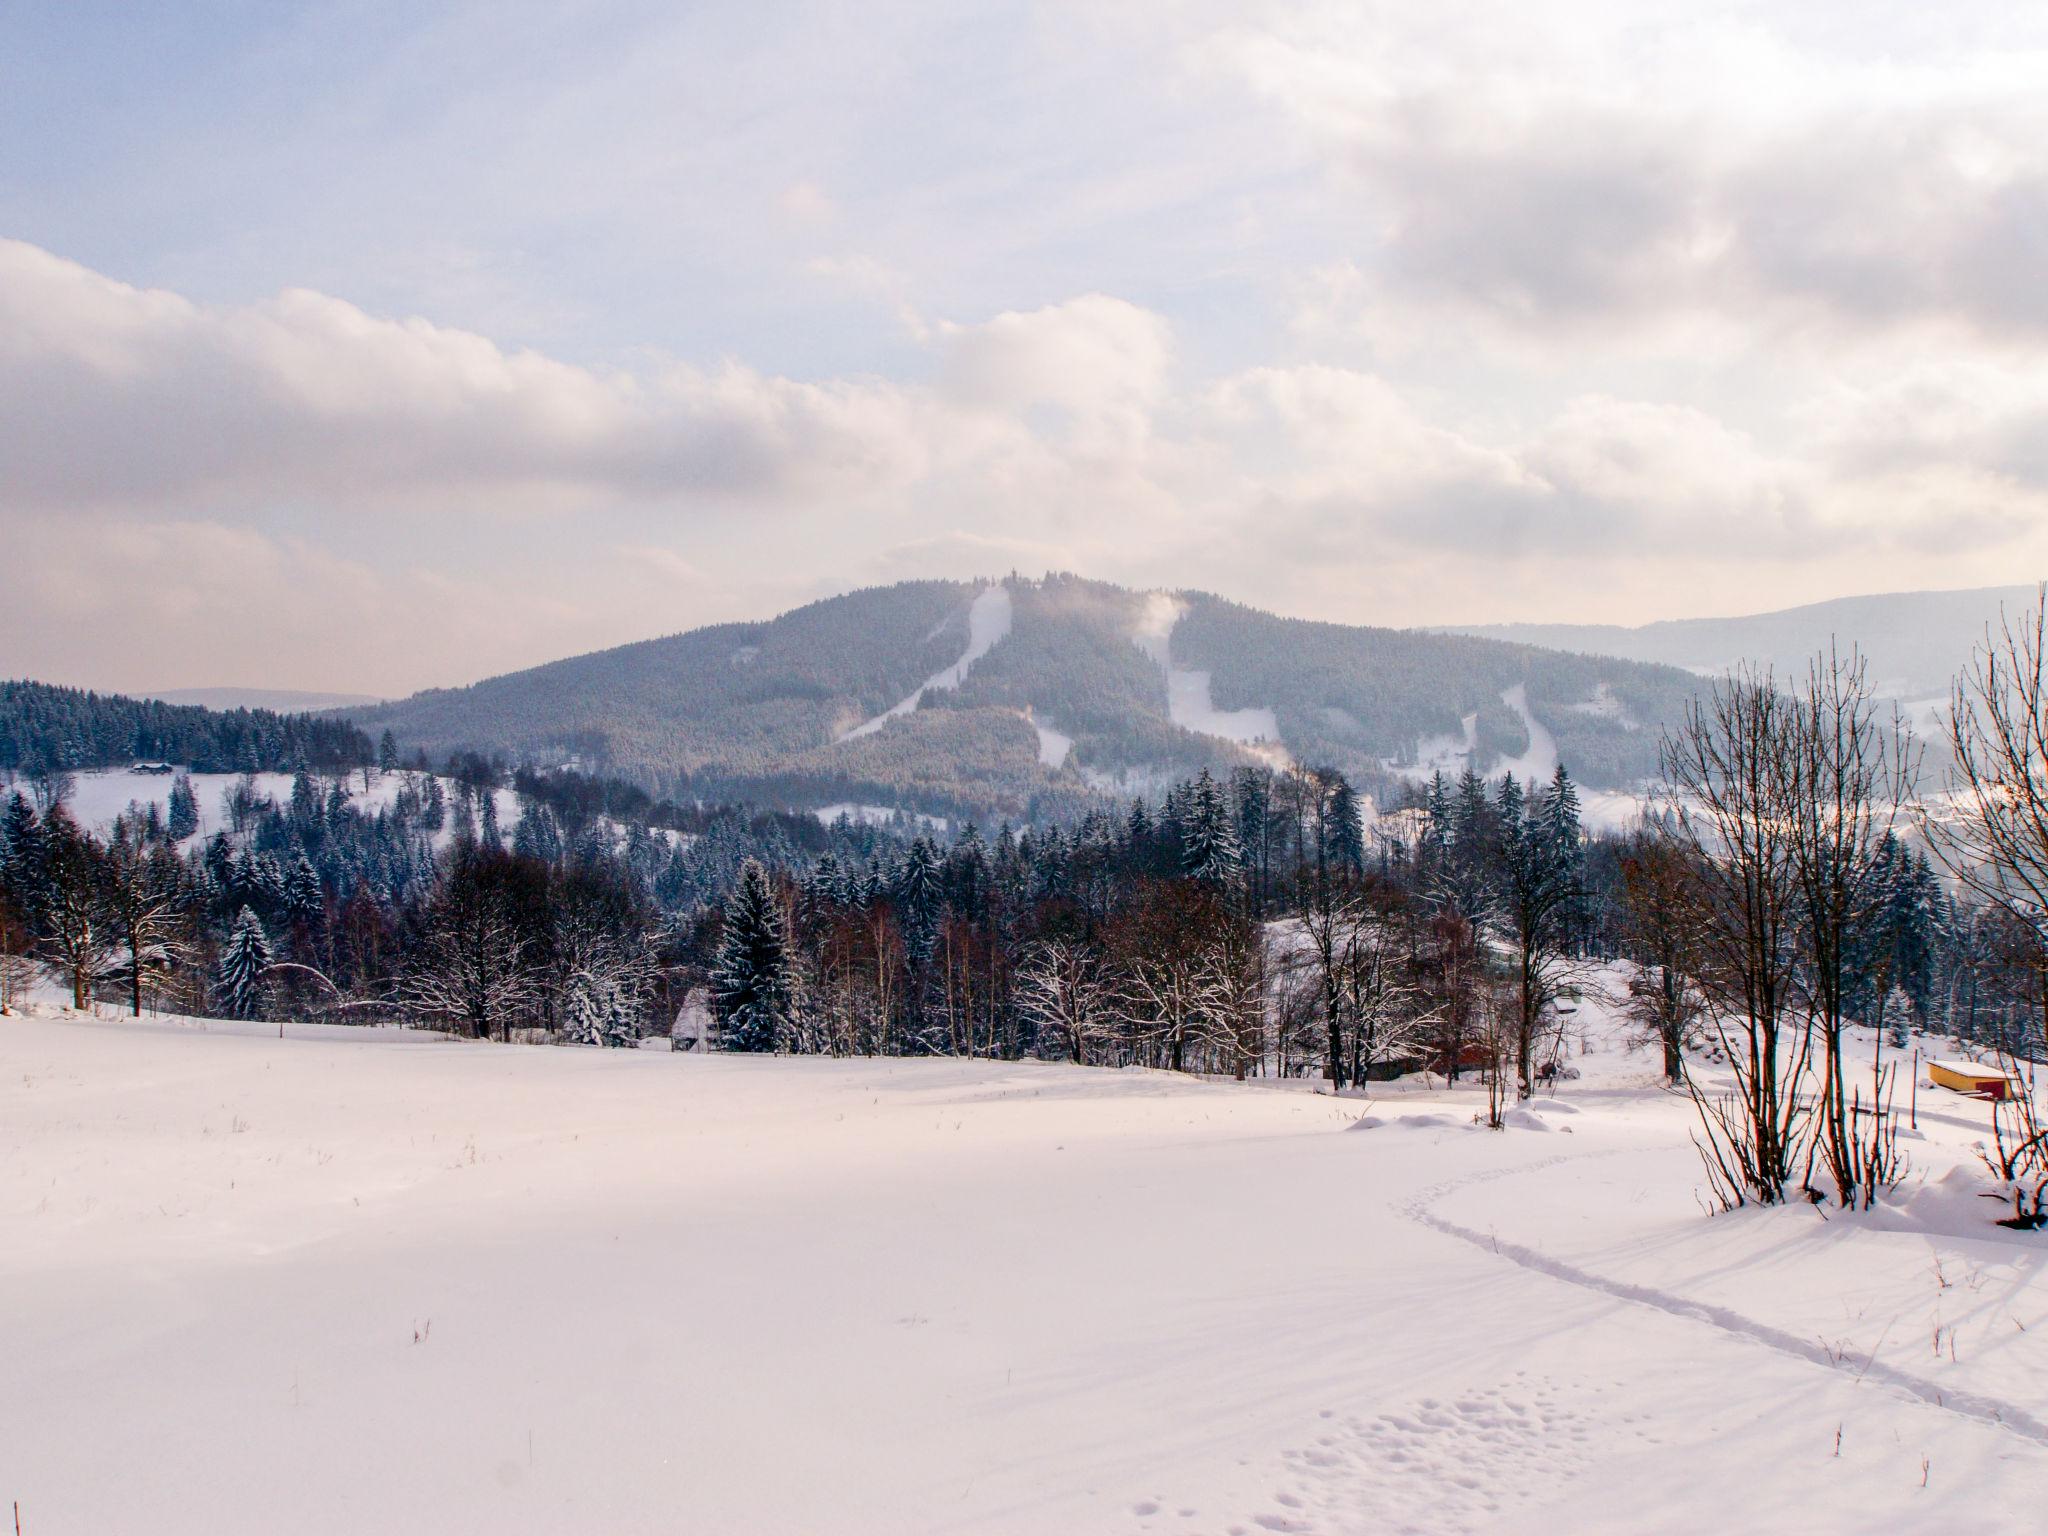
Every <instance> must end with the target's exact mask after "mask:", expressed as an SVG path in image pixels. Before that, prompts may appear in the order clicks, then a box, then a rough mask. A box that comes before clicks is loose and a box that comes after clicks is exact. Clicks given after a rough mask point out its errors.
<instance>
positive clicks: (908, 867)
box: [895, 837, 946, 965]
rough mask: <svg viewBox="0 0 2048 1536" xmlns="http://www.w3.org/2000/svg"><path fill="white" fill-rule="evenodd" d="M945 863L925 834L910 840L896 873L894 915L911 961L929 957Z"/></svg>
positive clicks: (942, 895)
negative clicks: (900, 866) (899, 868)
mask: <svg viewBox="0 0 2048 1536" xmlns="http://www.w3.org/2000/svg"><path fill="white" fill-rule="evenodd" d="M945 880H946V867H945V863H944V861H943V860H942V859H941V858H940V856H939V850H938V849H937V848H936V847H934V846H933V844H932V840H931V839H930V838H928V837H918V838H915V839H913V840H912V842H911V844H910V851H909V852H908V853H907V854H905V855H904V858H903V868H902V870H901V871H900V872H899V873H898V875H897V877H896V890H895V896H896V919H897V922H898V924H899V925H900V926H901V927H902V930H903V947H904V950H905V951H906V952H907V953H908V954H909V956H910V960H911V963H912V964H913V965H922V964H924V962H925V961H927V960H929V959H930V958H931V953H932V945H933V944H934V943H935V942H936V941H937V939H938V933H939V919H940V917H941V916H942V915H943V912H944V908H945V903H946V889H945Z"/></svg>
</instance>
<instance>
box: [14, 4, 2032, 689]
mask: <svg viewBox="0 0 2048 1536" xmlns="http://www.w3.org/2000/svg"><path fill="white" fill-rule="evenodd" d="M0 143H5V144H6V145H7V146H8V150H7V152H6V153H5V155H0V545H4V548H5V551H6V553H5V558H4V559H0V675H8V676H33V677H38V678H43V679H46V680H50V681H57V682H66V683H74V684H82V685H89V686H95V687H101V688H112V689H121V690H124V691H131V692H135V691H148V690H150V689H158V688H180V687H203V686H248V687H274V688H306V689H323V690H337V691H346V692H359V693H378V694H398V693H403V692H407V691H410V690H413V689H415V688H420V687H425V686H438V685H452V684H459V683H464V682H468V681H472V680H474V679H476V678H478V677H482V676H487V675H491V674H495V673H498V672H503V671H507V670H511V669H514V668H517V667H521V666H526V665H531V664H534V663H537V662H540V661H544V660H549V659H553V658H555V657H558V656H563V655H568V654H573V653H576V652H581V651H586V650H591V649H595V648H597V647H600V646H605V645H611V644H618V643H622V642H625V641H630V640H635V639H643V638H647V637H650V636H654V635H659V634H668V633H673V632H676V631H678V630H683V629H689V628H693V627H695V626H697V625H700V624H708V623H716V622H723V621H727V620H732V619H746V618H761V617H767V616H769V615H772V614H774V613H776V612H779V611H781V610H783V609H786V608H789V607H792V606H795V605H797V604H799V603H803V602H808V601H811V600H813V599H815V598H818V597H822V596H827V595H830V594H832V593H836V592H842V591H846V590H850V589H852V588H855V587H861V586H868V585H873V584H877V583H881V582H888V581H895V580H900V579H904V578H909V577H932V576H938V577H948V578H952V579H962V580H964V579H968V578H971V577H974V576H986V575H999V574H1002V573H1005V572H1009V571H1012V570H1015V571H1020V572H1023V573H1026V574H1036V573H1039V572H1042V571H1046V570H1073V571H1079V572H1081V573H1083V574H1087V575H1091V576H1096V577H1100V578H1104V579H1107V580H1112V581H1120V582H1124V583H1126V584H1129V585H1133V586H1139V587H1197V588H1202V589H1205V590H1210V591H1215V592H1219V593H1222V594H1223V595H1225V596H1228V597H1232V598H1235V599H1238V600H1241V601H1245V602H1250V603H1253V604H1256V605H1258V606H1261V607H1264V608H1269V609H1272V610H1275V611H1278V612H1282V613H1288V614H1294V615H1300V616H1304V617H1311V618H1321V619H1330V620H1336V621H1342V622H1347V623H1374V624H1395V625H1407V624H1424V623H1447V624H1448V623H1477V622H1488V621H1505V620H1516V619H1527V620H1557V621H1603V622H1619V623H1639V622H1644V621H1648V620H1652V619H1658V618H1672V617H1686V616H1697V615H1705V614H1723V613H1741V612H1751V611H1757V610H1761V609H1767V608H1773V607H1780V606H1786V605H1790V604H1794V603H1800V602H1807V601H1816V600H1819V599H1823V598H1828V597H1835V596H1840V595H1844V594H1847V593H1853V592H1870V591H1885V590H1897V589H1908V588H1915V589H1917V588H1928V587H1962V586H1974V585H1991V584H1994V583H2007V582H2015V581H2023V580H2031V579H2035V578H2037V577H2039V576H2042V575H2048V280H2044V273H2048V8H2044V7H2032V6H2014V5H2010V4H2004V3H2000V4H1978V3H1971V0H1960V3H1958V4H1955V5H1950V6H1941V7H1933V6H1926V5H1924V4H1911V5H1908V4H1887V3H1855V4H1843V3H1833V0H1814V3H1807V4H1800V5H1797V6H1787V5H1783V4H1776V3H1774V4H1739V5H1715V4H1709V3H1699V0H1694V3H1686V4H1665V3H1661V0H1627V3H1614V4H1607V3H1586V0H1559V3H1556V4H1546V5H1544V6H1540V7H1539V6H1529V5H1526V4H1524V5H1493V4H1484V5H1482V4H1466V3H1461V0H1441V3H1434V4H1430V5H1426V6H1425V5H1415V4H1412V3H1395V4H1385V5H1382V4H1377V3H1374V0H1346V3H1342V4H1317V3H1271V4H1268V3H1258V0H1250V3H1245V4H1240V5H1211V4H1207V3H1202V0H1157V3H1154V0H1119V3H1118V4H1116V5H1112V6H1102V5H1099V4H1066V3H1055V0H1046V3H1040V4H1003V3H989V4H982V5H976V6H960V5H957V4H942V3H935V4H922V3H893V0H867V3H861V4H853V3H802V0H796V3H775V0H755V3H749V4H744V5H742V4H723V3H699V4H694V5H676V4H646V3H634V0H577V3H561V0H556V3H550V4H528V3H525V0H490V3H480V4H446V3H444V4H431V3H422V0H408V3H388V0H334V3H323V4H290V3H283V0H195V3H194V4H192V5H187V6H178V7H150V6H134V5H131V4H126V3H119V4H102V3H96V0H74V3H69V4H63V5H35V4H29V5H16V6H9V7H6V8H4V9H0Z"/></svg>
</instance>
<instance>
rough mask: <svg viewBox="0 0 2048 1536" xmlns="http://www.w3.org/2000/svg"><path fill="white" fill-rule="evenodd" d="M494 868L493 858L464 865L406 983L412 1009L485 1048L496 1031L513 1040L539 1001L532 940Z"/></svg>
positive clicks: (446, 887) (449, 876)
mask: <svg viewBox="0 0 2048 1536" xmlns="http://www.w3.org/2000/svg"><path fill="white" fill-rule="evenodd" d="M490 862H493V861H492V860H491V859H490V857H489V856H488V855H478V854H464V855H460V856H458V857H457V859H456V861H455V863H454V864H453V865H452V866H451V867H450V868H449V870H448V871H447V873H446V874H445V875H444V876H443V877H442V881H441V886H440V888H439V889H438V890H437V891H436V892H435V893H434V898H433V901H432V903H431V904H430V906H429V909H428V914H427V924H426V931H425V933H424V934H423V935H422V936H421V939H420V943H419V946H418V950H417V953H416V955H415V958H414V959H413V962H412V964H411V965H410V966H409V967H408V968H407V970H406V972H405V974H404V976H403V977H402V978H401V979H400V983H399V997H400V999H401V1001H402V1002H403V1003H404V1004H405V1005H406V1006H407V1007H409V1008H411V1009H412V1010H413V1011H415V1012H417V1013H420V1014H423V1015H425V1016H427V1017H428V1018H438V1019H445V1020H448V1021H449V1022H450V1023H453V1024H455V1025H457V1026H458V1027H460V1028H462V1029H464V1030H467V1031H468V1033H469V1034H470V1035H471V1036H472V1037H474V1038H475V1039H478V1040H485V1039H488V1038H490V1035H491V1033H492V1031H493V1030H494V1029H495V1030H496V1031H497V1032H498V1034H499V1035H500V1036H501V1037H505V1038H509V1036H510V1031H511V1026H512V1021H513V1020H514V1019H515V1018H517V1017H519V1016H521V1015H523V1014H525V1013H527V1012H529V1011H530V1010H531V1009H532V1008H533V1006H534V1005H535V1003H536V1002H537V1001H538V998H539V988H538V986H537V985H536V983H535V979H534V975H533V971H532V968H531V967H530V966H529V964H528V948H529V946H528V942H527V939H526V938H525V936H524V935H523V934H522V933H521V932H520V928H519V922H518V919H517V915H516V913H515V912H514V911H513V909H512V904H511V902H510V901H509V900H508V898H507V895H506V892H505V891H504V890H503V888H502V887H501V886H500V885H499V884H498V883H497V882H496V881H494V880H493V879H492V878H491V877H490V873H491V872H490V870H489V869H488V868H487V867H486V866H487V864H488V863H490Z"/></svg>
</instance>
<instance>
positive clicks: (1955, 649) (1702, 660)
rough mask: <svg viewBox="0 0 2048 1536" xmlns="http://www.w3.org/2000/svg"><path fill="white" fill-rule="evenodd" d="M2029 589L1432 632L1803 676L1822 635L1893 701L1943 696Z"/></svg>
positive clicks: (2025, 602)
mask: <svg viewBox="0 0 2048 1536" xmlns="http://www.w3.org/2000/svg"><path fill="white" fill-rule="evenodd" d="M2034 592H2035V589H2034V588H2033V587H2030V586H2024V587H1974V588H1970V589H1967V590H1964V591H1952V592H1885V593H1878V594H1875V595H1873V596H1869V597H1843V598H1836V599H1834V600H1833V601H1831V602H1824V603H1808V604H1805V605H1804V606H1801V607H1798V608H1783V609H1779V610H1777V611H1776V612H1772V613H1755V614H1749V615H1746V616H1744V617H1740V618H1727V619H1672V620H1666V621H1664V622H1662V623H1657V624H1642V625H1637V626H1635V627H1633V628H1631V627H1627V626H1624V625H1619V624H1484V625H1471V626H1464V627H1460V628H1456V629H1444V630H1439V631H1437V633H1440V634H1458V635H1475V636H1481V637H1484V638H1487V639H1493V640H1506V641H1512V642H1516V643H1519V644H1522V645H1541V646H1550V647H1553V648H1555V649H1558V650H1567V651H1586V652H1592V653H1595V654H1598V655H1602V656H1626V657H1629V658H1631V659H1632V660H1636V661H1651V662H1661V663H1663V664H1664V665H1666V666H1673V667H1683V668H1685V669H1686V670H1687V671H1689V672H1695V673H1699V674H1702V675H1712V674H1718V673H1721V672H1724V671H1726V670H1727V668H1728V667H1729V666H1730V665H1731V664H1732V663H1735V662H1739V661H1749V662H1757V663H1762V664H1767V665H1769V666H1770V667H1771V669H1772V670H1773V671H1774V672H1775V673H1777V675H1778V676H1779V677H1780V678H1788V679H1789V678H1800V677H1804V676H1805V675H1806V668H1807V663H1808V662H1809V661H1810V660H1811V658H1812V657H1813V656H1814V655H1815V653H1816V652H1819V651H1824V650H1826V649H1827V648H1828V644H1829V642H1830V641H1831V640H1835V641H1838V642H1839V643H1840V645H1841V646H1842V648H1843V649H1845V650H1846V649H1847V648H1848V646H1849V645H1850V644H1851V643H1852V642H1853V643H1855V644H1857V645H1859V646H1860V647H1861V648H1862V651H1863V654H1864V656H1865V657H1866V658H1868V660H1869V663H1870V681H1871V685H1872V687H1873V688H1874V689H1875V690H1876V691H1877V692H1878V693H1880V694H1882V695H1884V696H1886V697H1889V698H1896V699H1905V700H1933V699H1945V698H1946V697H1947V696H1948V692H1949V689H1950V687H1951V685H1952V684H1953V682H1954V680H1955V678H1956V675H1957V674H1958V673H1960V672H1962V671H1963V670H1964V669H1965V668H1966V667H1967V666H1968V665H1969V663H1970V655H1971V651H1972V649H1973V648H1974V647H1975V646H1977V645H1978V644H1980V643H1981V642H1982V641H1983V639H1984V627H1985V625H1986V624H1996V623H1997V621H1998V616H1999V610H2000V609H2001V607H2002V608H2003V609H2004V610H2005V611H2006V612H2007V613H2011V614H2019V613H2022V612H2025V611H2026V610H2028V609H2030V608H2032V606H2033V604H2034Z"/></svg>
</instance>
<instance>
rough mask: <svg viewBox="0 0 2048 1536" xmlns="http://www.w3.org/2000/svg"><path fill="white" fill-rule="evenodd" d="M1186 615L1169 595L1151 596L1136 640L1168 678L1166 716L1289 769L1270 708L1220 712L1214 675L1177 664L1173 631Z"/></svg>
mask: <svg viewBox="0 0 2048 1536" xmlns="http://www.w3.org/2000/svg"><path fill="white" fill-rule="evenodd" d="M1186 613H1187V605H1186V604H1185V603H1183V602H1182V601H1181V600H1180V599H1179V598H1177V597H1174V596H1172V595H1170V594H1169V593H1165V592H1154V593H1151V594H1149V595H1148V596H1147V598H1146V600H1145V606H1144V608H1143V609H1142V610H1141V613H1140V617H1139V621H1138V626H1137V629H1136V631H1135V633H1134V634H1133V635H1132V637H1131V638H1132V639H1133V640H1134V641H1135V642H1136V643H1137V646H1138V649H1140V650H1141V651H1143V652H1144V653H1145V654H1146V655H1147V656H1150V657H1151V658H1152V660H1153V661H1155V662H1156V663H1158V665H1159V668H1160V670H1161V671H1162V672H1164V673H1165V674H1166V707H1167V717H1168V718H1169V719H1171V720H1172V721H1173V723H1174V724H1175V725H1177V726H1179V727H1180V728H1181V729H1182V730H1185V731H1198V732H1200V733H1201V734H1202V735H1204V736H1220V737H1221V738H1222V739H1223V740H1225V741H1234V742H1236V743H1238V744H1239V745H1240V746H1247V747H1260V748H1264V749H1266V752H1267V753H1269V754H1270V755H1272V756H1273V757H1274V759H1275V765H1276V766H1284V765H1285V763H1286V759H1287V754H1286V752H1285V750H1284V749H1283V748H1282V747H1281V746H1280V722H1279V721H1278V720H1277V719H1276V718H1275V717H1274V714H1273V711H1272V710H1270V709H1262V708H1257V707H1254V708H1251V709H1218V708H1217V707H1216V704H1215V701H1214V700H1213V699H1212V698H1211V697H1210V689H1211V686H1212V683H1211V676H1210V674H1209V673H1207V672H1204V671H1199V670H1196V669H1194V668H1189V667H1177V666H1175V665H1174V663H1173V631H1174V626H1175V625H1177V624H1178V623H1179V622H1180V621H1181V619H1182V618H1183V617H1184V616H1185V614H1186Z"/></svg>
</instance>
